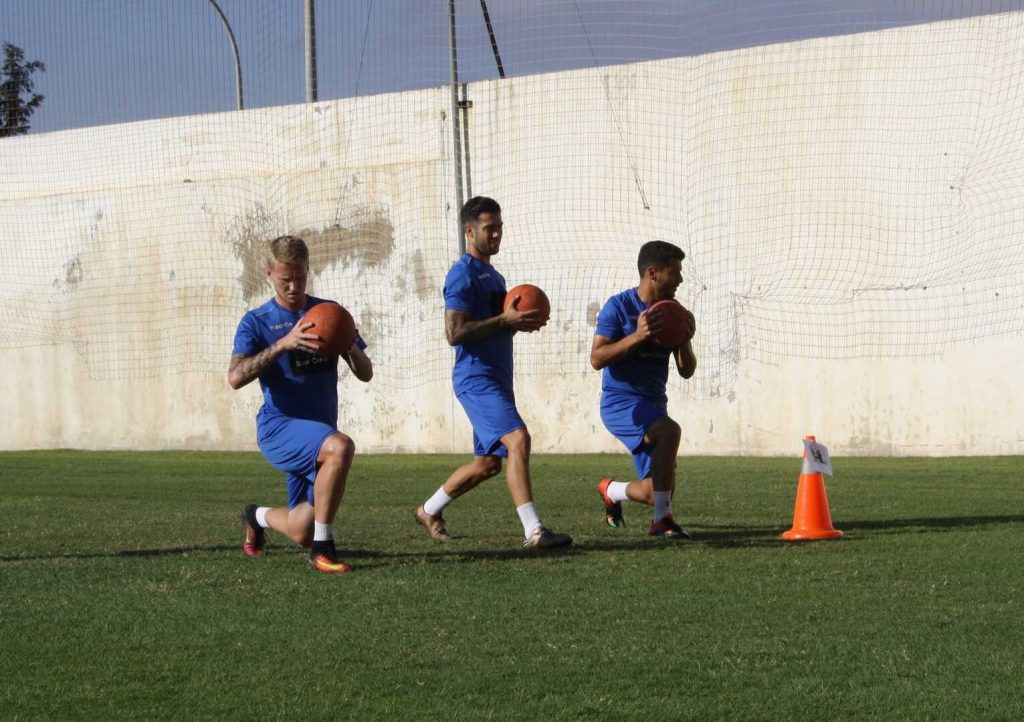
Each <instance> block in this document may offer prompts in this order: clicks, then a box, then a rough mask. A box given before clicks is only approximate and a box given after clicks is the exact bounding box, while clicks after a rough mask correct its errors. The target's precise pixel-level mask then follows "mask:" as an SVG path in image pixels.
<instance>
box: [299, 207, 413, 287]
mask: <svg viewBox="0 0 1024 722" xmlns="http://www.w3.org/2000/svg"><path fill="white" fill-rule="evenodd" d="M354 215H355V217H356V221H355V223H354V224H352V225H349V226H342V225H335V226H330V227H328V228H324V229H323V230H319V231H317V230H313V229H310V228H306V229H303V230H301V231H297V232H296V233H295V235H297V236H299V237H300V238H303V239H305V241H306V245H308V246H309V269H310V271H312V272H313V273H314V274H316V275H320V274H321V273H323V272H324V271H325V270H326V269H328V268H334V267H335V266H336V265H337V264H339V263H341V264H343V265H348V264H350V263H355V264H357V265H359V266H360V267H362V268H378V267H380V266H381V265H383V264H384V263H385V262H386V261H387V260H388V258H390V257H391V254H392V253H393V252H394V250H395V228H394V226H393V225H392V223H391V219H390V218H389V217H388V215H387V214H386V213H385V212H384V211H382V210H380V209H377V208H366V209H360V210H359V211H358V212H356V213H355V214H354Z"/></svg>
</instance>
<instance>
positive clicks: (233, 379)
mask: <svg viewBox="0 0 1024 722" xmlns="http://www.w3.org/2000/svg"><path fill="white" fill-rule="evenodd" d="M280 355H281V351H280V349H278V348H277V345H276V344H275V345H274V346H270V347H269V348H265V349H263V350H262V351H260V352H259V353H258V354H255V355H254V356H232V357H231V366H230V368H228V383H229V384H231V388H233V389H240V388H242V387H243V386H245V385H246V384H247V383H249V382H251V381H252V380H253V379H256V378H259V375H260V374H261V373H263V372H264V371H265V370H266V368H267V367H268V366H270V364H272V363H274V361H275V360H276V359H277V357H278V356H280Z"/></svg>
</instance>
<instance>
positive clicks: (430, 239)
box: [0, 14, 1024, 455]
mask: <svg viewBox="0 0 1024 722" xmlns="http://www.w3.org/2000/svg"><path fill="white" fill-rule="evenodd" d="M1022 70H1024V23H1022V18H1021V16H1020V15H1019V14H1009V15H998V16H988V17H984V18H971V19H968V20H962V21H956V22H951V23H942V24H935V25H925V26H918V27H912V28H901V29H897V30H890V31H886V32H883V33H876V34H864V35H856V36H849V37H840V38H824V39H817V40H810V41H805V42H800V43H789V44H783V45H776V46H769V47H763V48H752V49H746V50H739V51H731V52H727V53H721V54H717V55H711V56H702V57H698V58H683V59H674V60H669V61H658V62H653V63H643V64H637V65H629V66H619V67H612V68H601V69H595V70H590V71H577V72H569V73H557V74H551V75H543V76H532V77H527V78H519V79H512V80H506V81H502V82H495V83H480V84H475V85H471V86H470V88H469V97H470V98H472V99H473V103H474V106H473V109H472V110H471V111H470V113H471V125H470V128H471V131H470V132H471V142H470V154H471V161H472V170H473V190H474V191H475V192H477V193H483V194H486V195H492V196H494V197H495V198H497V199H498V200H499V201H500V202H501V203H502V204H503V206H504V208H505V221H506V230H507V233H506V243H505V247H504V248H503V250H502V252H501V254H500V255H499V256H498V257H496V259H495V262H496V265H497V266H498V268H499V269H500V270H501V271H502V272H503V273H504V275H505V276H506V277H507V278H508V280H509V283H510V285H513V284H515V283H519V282H525V281H529V282H533V283H537V284H538V285H541V286H542V287H543V288H545V289H546V290H547V291H548V293H549V295H550V296H551V298H552V304H553V308H554V314H553V321H552V323H551V324H550V325H549V326H548V327H547V328H546V329H544V331H543V332H542V333H540V334H535V335H531V336H524V337H522V338H520V339H518V340H517V365H518V379H517V396H518V399H519V404H520V408H521V411H522V412H523V415H524V417H525V418H526V420H527V421H528V423H529V424H530V427H531V430H532V432H533V436H534V439H535V441H534V448H535V449H536V450H537V451H542V452H543V451H564V452H583V451H611V452H617V451H620V449H619V447H618V445H617V442H615V441H614V439H612V438H611V437H610V436H609V435H608V434H607V432H606V431H605V430H604V429H603V427H602V425H601V421H600V418H599V415H598V412H597V404H598V397H599V393H600V375H599V374H598V373H596V372H594V371H591V370H590V369H589V365H588V363H587V355H588V351H589V347H590V340H591V337H592V335H593V316H594V313H595V311H596V309H597V308H598V307H599V306H600V304H601V303H603V302H604V300H605V299H606V298H607V297H608V296H610V295H611V294H613V293H614V292H616V291H618V290H621V289H622V288H625V287H628V286H629V285H632V284H634V283H635V276H636V271H635V265H634V263H635V256H636V250H637V248H638V247H639V245H640V244H641V243H642V242H643V241H645V240H649V239H651V238H664V239H667V240H672V241H674V242H677V243H678V244H679V245H681V246H683V247H684V248H685V249H686V250H687V253H688V254H689V259H688V261H687V264H686V277H687V281H686V285H685V286H684V287H683V288H682V289H681V290H680V293H679V296H680V298H681V300H682V301H683V302H684V303H685V304H686V305H688V306H690V307H691V308H692V309H693V310H694V312H695V313H696V315H697V319H698V327H699V330H698V336H697V338H696V339H695V342H696V347H697V353H698V356H699V357H700V370H699V372H698V375H697V377H696V378H695V379H694V380H693V381H691V382H683V381H681V380H679V379H675V380H673V381H671V382H670V392H671V396H672V399H671V413H672V414H673V416H674V417H675V418H677V419H678V420H679V421H680V422H681V423H682V425H683V428H684V442H683V449H682V452H681V453H683V454H689V453H702V454H736V453H740V454H795V453H798V452H799V440H800V437H801V436H803V435H804V434H806V433H814V434H817V436H818V438H819V439H820V440H821V441H823V442H824V443H826V444H828V445H829V446H830V448H831V450H832V452H833V453H834V454H895V455H910V454H933V455H946V454H1008V453H1011V454H1016V453H1021V451H1022V450H1024V431H1022V430H1021V429H1022V428H1024V424H1022V421H1024V412H1022V411H1021V409H1024V391H1022V390H1021V385H1020V384H1018V383H1016V380H1017V379H1018V378H1019V377H1020V375H1021V374H1020V372H1021V364H1022V362H1021V361H1020V358H1021V357H1022V355H1024V354H1022V351H1024V337H1022V334H1024V262H1022V261H1021V253H1020V251H1021V250H1022V246H1024V244H1022V242H1021V234H1022V232H1024V214H1022V212H1021V209H1020V200H1019V199H1020V198H1021V197H1022V196H1024V193H1022V191H1024V171H1021V170H1020V169H1021V168H1024V164H1022V163H1021V161H1024V157H1022V156H1024V136H1022V134H1024V123H1022V120H1024V116H1022V112H1021V111H1022V108H1024V101H1022V98H1021V96H1020V94H1019V92H1018V89H1017V85H1018V80H1019V77H1020V76H1021V71H1022ZM448 103H449V100H448V95H447V91H446V90H444V89H438V90H432V91H420V92H414V93H403V94H394V95H386V96H377V97H367V98H359V99H354V100H344V101H332V102H325V103H320V104H316V105H303V106H289V107H282V108H272V109H265V110H253V111H245V112H243V113H228V114H221V115H215V116H200V117H189V118H178V119H169V120H163V121H155V122H146V123H137V124H130V125H123V126H111V127H103V128H95V129H88V130H79V131H69V132H65V133H55V134H47V135H36V136H26V137H23V138H15V139H5V140H4V141H3V142H2V143H0V167H2V168H3V169H4V172H3V176H2V178H0V249H2V253H3V254H4V263H5V269H6V271H7V273H6V274H5V279H4V282H3V288H2V290H0V314H2V317H3V318H4V328H3V330H2V331H0V349H2V350H3V353H2V354H0V424H2V426H0V448H4V449H21V448H58V447H79V448H100V449H106V448H143V449H150V448H194V449H249V448H254V434H253V417H254V415H255V412H256V410H257V408H258V407H259V403H260V398H259V393H258V388H257V387H256V386H255V385H252V386H250V387H247V388H246V389H243V390H241V391H232V390H230V389H229V388H228V386H227V384H226V380H225V372H226V368H227V364H228V358H229V354H230V343H231V338H232V335H233V332H234V328H235V324H236V323H237V320H238V318H239V317H240V316H241V314H242V313H243V312H244V311H245V309H246V308H250V307H252V306H253V305H256V304H258V303H259V302H261V301H262V300H264V299H265V298H266V297H268V296H269V294H270V290H269V287H266V286H264V285H261V281H260V277H259V273H258V266H257V265H254V264H255V262H256V247H257V244H258V243H259V242H260V241H261V240H262V239H264V238H267V237H270V236H273V235H277V234H279V233H282V232H293V233H301V234H303V235H306V236H307V238H309V239H310V243H311V247H312V250H313V255H314V263H313V266H314V276H313V281H312V287H311V289H310V290H311V292H312V293H315V294H318V295H326V296H330V297H333V298H337V299H338V300H339V301H341V302H342V303H343V304H344V305H346V306H347V307H349V308H350V309H351V310H352V311H353V314H354V315H355V317H356V318H357V321H358V323H359V325H360V328H361V330H362V331H363V333H364V335H366V337H367V339H368V341H369V343H370V352H371V355H372V357H373V358H374V360H375V363H376V365H377V377H376V379H375V380H374V382H373V383H372V384H370V385H369V386H362V385H360V384H358V382H355V381H354V380H353V379H352V378H351V377H349V376H347V375H345V377H344V378H343V379H342V388H341V397H342V402H341V409H340V416H341V419H340V426H341V427H342V428H343V429H345V430H346V431H348V432H349V433H350V434H351V435H352V436H353V437H354V438H355V439H356V442H357V445H358V446H359V447H360V448H361V449H363V450H377V451H385V450H399V451H446V452H448V451H456V452H461V451H467V452H468V450H469V449H470V446H471V443H470V433H471V432H470V430H469V427H468V424H467V423H466V420H465V418H464V415H463V413H462V410H461V408H460V407H459V406H458V403H457V402H456V401H455V400H454V398H453V397H452V394H451V391H450V385H449V382H448V376H449V373H450V365H451V359H452V353H451V350H450V349H449V348H448V347H447V345H446V344H445V342H444V339H443V322H442V315H443V303H442V300H441V285H442V283H443V279H444V274H445V272H446V270H447V268H448V266H449V265H450V263H451V262H452V260H453V259H454V257H455V249H456V243H455V240H454V239H453V238H452V233H451V230H450V229H451V228H452V227H453V214H454V211H455V209H453V208H452V205H453V203H454V200H453V198H452V190H451V187H450V178H451V159H450V146H451V142H450V126H449V125H448V118H447V113H446V111H447V109H448V107H449V106H448Z"/></svg>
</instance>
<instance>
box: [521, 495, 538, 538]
mask: <svg viewBox="0 0 1024 722" xmlns="http://www.w3.org/2000/svg"><path fill="white" fill-rule="evenodd" d="M516 511H517V512H518V513H519V521H521V522H522V523H523V536H524V537H526V538H527V539H529V538H530V537H531V536H533V533H534V532H535V531H537V530H538V529H540V527H541V526H543V524H541V523H540V516H539V515H538V514H537V507H536V506H535V505H534V503H533V502H532V501H528V502H526V503H525V504H523V505H522V506H517V507H516Z"/></svg>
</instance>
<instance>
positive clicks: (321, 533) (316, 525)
mask: <svg viewBox="0 0 1024 722" xmlns="http://www.w3.org/2000/svg"><path fill="white" fill-rule="evenodd" d="M331 539H334V525H333V524H321V523H320V522H318V521H315V522H313V541H329V540H331Z"/></svg>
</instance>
